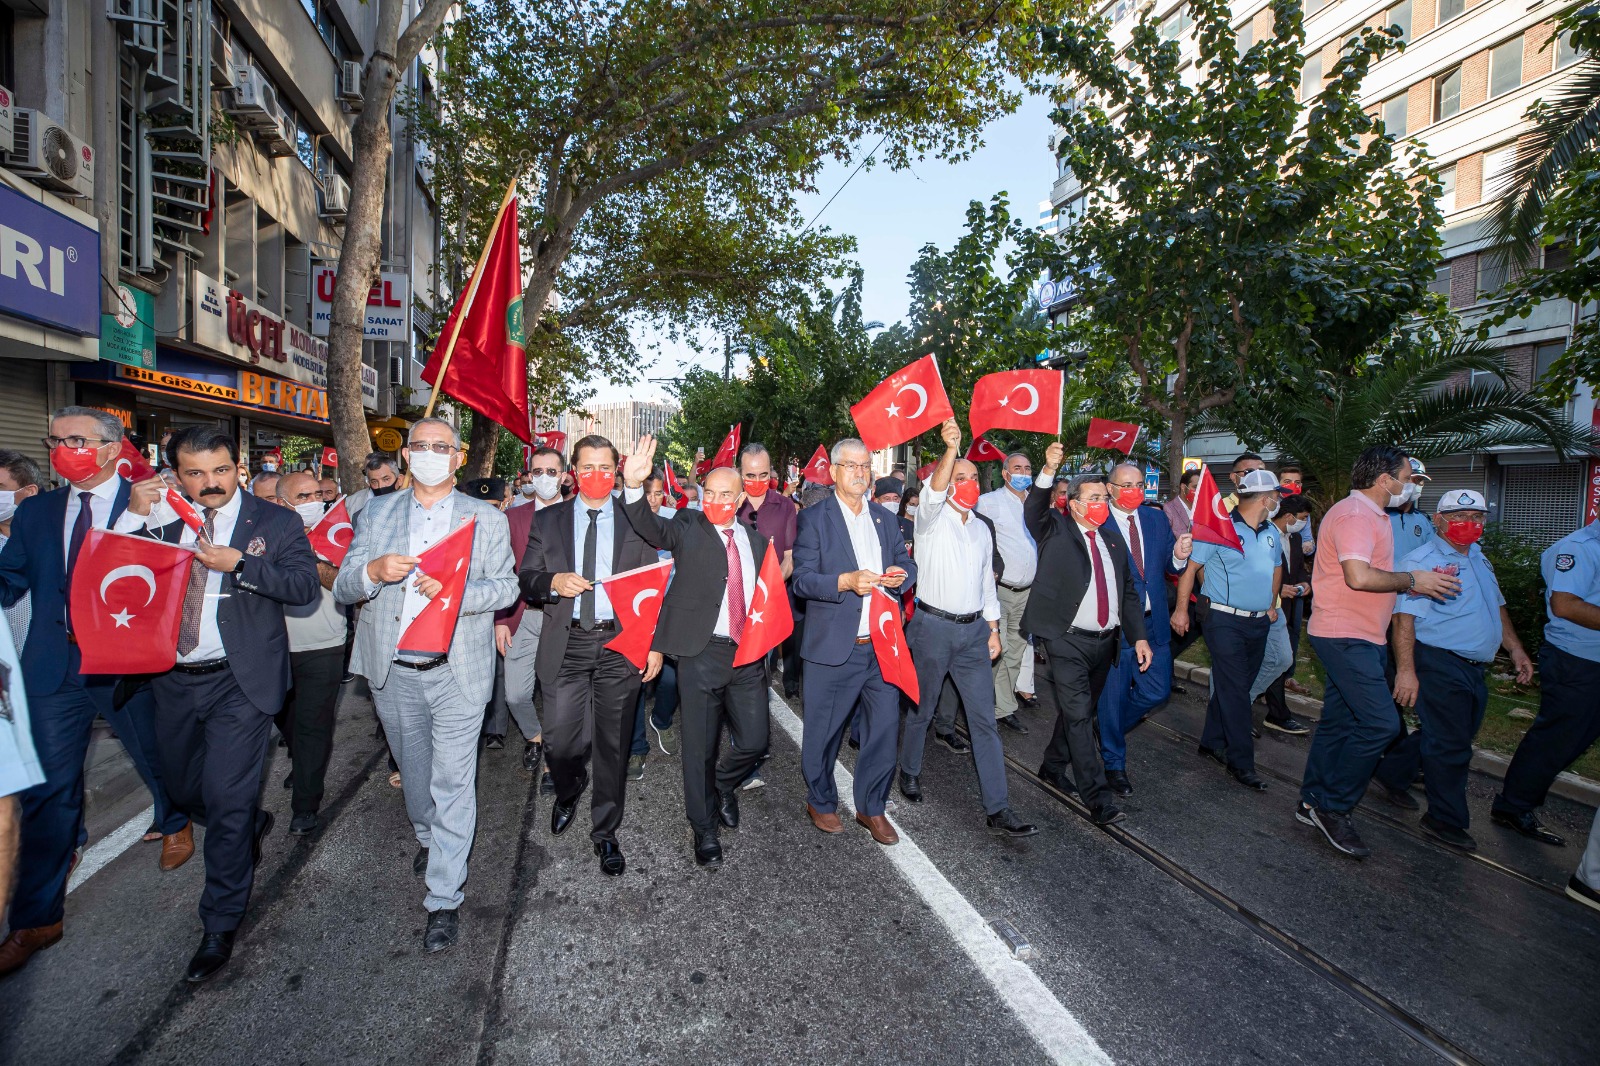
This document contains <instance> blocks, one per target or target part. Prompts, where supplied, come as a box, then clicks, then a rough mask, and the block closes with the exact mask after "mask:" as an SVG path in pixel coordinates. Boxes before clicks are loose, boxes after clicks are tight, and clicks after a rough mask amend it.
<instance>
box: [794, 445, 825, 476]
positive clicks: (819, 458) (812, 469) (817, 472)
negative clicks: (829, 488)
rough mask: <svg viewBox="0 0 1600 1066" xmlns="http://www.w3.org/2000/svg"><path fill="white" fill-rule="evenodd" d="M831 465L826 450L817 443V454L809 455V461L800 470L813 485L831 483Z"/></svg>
mask: <svg viewBox="0 0 1600 1066" xmlns="http://www.w3.org/2000/svg"><path fill="white" fill-rule="evenodd" d="M832 467H833V464H832V463H830V462H828V450H827V449H826V448H824V447H823V446H822V445H820V444H819V445H817V454H815V455H813V456H812V457H811V461H810V462H809V463H807V464H806V465H805V469H803V470H801V471H800V472H801V473H802V474H804V475H805V477H806V480H807V481H809V482H810V483H811V484H813V485H832V484H833V469H832Z"/></svg>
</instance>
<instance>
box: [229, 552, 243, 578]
mask: <svg viewBox="0 0 1600 1066" xmlns="http://www.w3.org/2000/svg"><path fill="white" fill-rule="evenodd" d="M230 573H234V574H242V573H244V555H243V554H241V555H240V556H239V561H238V562H236V563H234V564H233V569H232V570H231V571H230Z"/></svg>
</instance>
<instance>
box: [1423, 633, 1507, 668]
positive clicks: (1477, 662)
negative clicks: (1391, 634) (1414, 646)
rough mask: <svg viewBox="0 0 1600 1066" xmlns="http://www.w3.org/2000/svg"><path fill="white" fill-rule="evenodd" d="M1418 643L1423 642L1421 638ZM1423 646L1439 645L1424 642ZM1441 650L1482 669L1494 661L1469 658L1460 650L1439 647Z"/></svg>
mask: <svg viewBox="0 0 1600 1066" xmlns="http://www.w3.org/2000/svg"><path fill="white" fill-rule="evenodd" d="M1417 643H1418V644H1422V643H1423V642H1422V641H1420V640H1419V641H1417ZM1423 647H1426V648H1433V647H1438V645H1435V644H1423ZM1439 650H1440V651H1442V652H1447V653H1449V654H1450V655H1454V656H1455V657H1456V658H1457V659H1460V660H1461V661H1462V662H1464V663H1466V664H1467V665H1468V666H1476V667H1478V668H1479V669H1480V670H1481V669H1482V668H1483V667H1485V666H1488V665H1489V664H1490V663H1492V662H1494V660H1493V659H1469V658H1467V656H1465V655H1462V654H1461V653H1460V652H1458V651H1450V649H1449V648H1439Z"/></svg>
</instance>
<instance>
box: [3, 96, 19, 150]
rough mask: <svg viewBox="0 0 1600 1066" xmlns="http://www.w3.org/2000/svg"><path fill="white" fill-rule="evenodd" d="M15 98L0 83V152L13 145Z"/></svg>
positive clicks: (9, 148)
mask: <svg viewBox="0 0 1600 1066" xmlns="http://www.w3.org/2000/svg"><path fill="white" fill-rule="evenodd" d="M16 110H17V98H16V97H15V96H12V95H11V90H10V89H7V88H6V87H5V86H4V85H0V152H9V151H11V149H12V147H13V146H14V133H13V131H14V127H15V125H16Z"/></svg>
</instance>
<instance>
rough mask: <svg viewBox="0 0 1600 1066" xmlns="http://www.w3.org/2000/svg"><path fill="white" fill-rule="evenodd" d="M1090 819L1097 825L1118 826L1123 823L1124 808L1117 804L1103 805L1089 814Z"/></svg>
mask: <svg viewBox="0 0 1600 1066" xmlns="http://www.w3.org/2000/svg"><path fill="white" fill-rule="evenodd" d="M1089 818H1090V819H1091V820H1092V821H1093V822H1094V824H1095V825H1116V824H1117V823H1118V822H1120V821H1122V808H1120V807H1118V806H1117V805H1116V804H1115V803H1102V804H1101V805H1100V806H1098V807H1096V808H1095V809H1094V810H1092V811H1090V812H1089Z"/></svg>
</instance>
